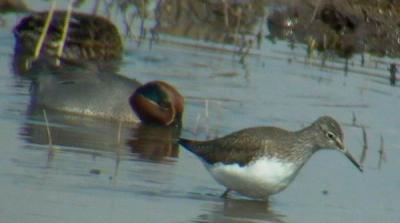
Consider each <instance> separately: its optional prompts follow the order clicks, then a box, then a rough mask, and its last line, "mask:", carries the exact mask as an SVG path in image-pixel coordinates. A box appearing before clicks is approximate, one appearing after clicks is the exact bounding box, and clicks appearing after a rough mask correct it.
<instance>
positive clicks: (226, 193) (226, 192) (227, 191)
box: [221, 188, 231, 198]
mask: <svg viewBox="0 0 400 223" xmlns="http://www.w3.org/2000/svg"><path fill="white" fill-rule="evenodd" d="M230 191H231V189H229V188H227V189H226V190H225V192H224V193H223V194H222V195H221V198H227V197H228V193H229V192H230Z"/></svg>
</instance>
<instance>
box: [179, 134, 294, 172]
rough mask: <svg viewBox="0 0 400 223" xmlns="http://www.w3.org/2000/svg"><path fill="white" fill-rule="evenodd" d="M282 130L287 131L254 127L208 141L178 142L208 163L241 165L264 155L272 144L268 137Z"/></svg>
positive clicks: (277, 135) (184, 140) (275, 135)
mask: <svg viewBox="0 0 400 223" xmlns="http://www.w3.org/2000/svg"><path fill="white" fill-rule="evenodd" d="M283 132H287V131H286V130H283V129H279V128H273V127H256V128H249V129H244V130H241V131H238V132H234V133H232V134H229V135H227V136H225V137H222V138H217V139H214V140H209V141H195V140H189V139H183V138H181V139H180V140H179V144H181V145H182V146H184V147H185V148H186V149H187V150H189V151H190V152H192V153H194V154H196V155H197V156H199V157H200V158H202V159H203V160H204V161H205V162H207V163H209V164H214V163H218V162H222V163H224V164H233V163H237V164H239V165H240V166H243V165H245V164H247V163H249V162H250V161H252V160H253V159H254V158H255V157H257V156H259V155H264V154H265V153H266V151H267V150H268V149H267V147H269V146H272V145H273V144H274V143H273V141H272V140H270V139H271V138H276V137H279V136H280V135H282V133H283Z"/></svg>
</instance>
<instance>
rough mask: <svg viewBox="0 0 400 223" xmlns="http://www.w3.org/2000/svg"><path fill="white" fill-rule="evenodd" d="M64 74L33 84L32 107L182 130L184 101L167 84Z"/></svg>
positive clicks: (41, 78)
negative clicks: (37, 106)
mask: <svg viewBox="0 0 400 223" xmlns="http://www.w3.org/2000/svg"><path fill="white" fill-rule="evenodd" d="M62 71H63V72H59V73H58V74H53V73H51V74H46V73H43V74H40V75H38V76H37V78H36V79H35V80H34V81H32V87H31V96H32V97H31V98H32V99H31V103H33V104H35V105H39V106H42V107H43V109H53V110H57V111H62V112H67V113H70V114H76V115H85V116H92V117H98V118H103V119H109V120H116V121H123V122H136V123H138V122H140V123H145V124H150V125H157V126H176V127H180V126H181V119H182V114H183V110H184V98H183V96H182V95H181V94H180V93H179V92H178V90H177V89H176V88H175V87H174V86H172V85H171V84H169V83H167V82H165V81H159V80H155V81H150V82H147V83H145V84H141V83H140V82H138V81H137V80H135V79H130V78H127V77H125V76H122V75H120V74H112V73H109V72H93V71H90V70H88V69H84V70H81V71H80V72H71V71H70V70H68V71H66V70H62Z"/></svg>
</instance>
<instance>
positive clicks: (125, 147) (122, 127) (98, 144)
mask: <svg viewBox="0 0 400 223" xmlns="http://www.w3.org/2000/svg"><path fill="white" fill-rule="evenodd" d="M43 109H44V108H43V107H42V106H37V105H31V106H30V108H29V109H28V111H27V119H26V122H25V123H24V126H23V127H22V128H21V130H20V135H21V136H22V137H23V138H24V139H25V140H26V141H28V142H29V143H31V144H39V145H48V144H49V138H48V134H47V127H46V124H45V120H44V117H43ZM46 113H47V117H48V120H49V123H50V126H49V129H50V131H51V137H52V139H51V140H52V144H53V145H56V146H60V147H61V148H71V147H72V148H77V150H74V152H85V153H86V152H87V151H88V150H87V149H89V151H92V152H100V153H101V152H115V153H118V155H119V156H131V155H133V156H137V157H138V158H139V159H143V160H151V161H158V162H163V161H164V160H169V161H171V160H172V161H173V159H169V158H177V157H178V155H179V151H178V144H177V143H176V138H177V137H179V134H180V129H179V128H173V127H160V126H152V125H146V124H141V123H118V122H115V121H111V120H102V119H97V118H93V117H86V116H79V115H73V114H66V113H63V112H60V111H56V110H46Z"/></svg>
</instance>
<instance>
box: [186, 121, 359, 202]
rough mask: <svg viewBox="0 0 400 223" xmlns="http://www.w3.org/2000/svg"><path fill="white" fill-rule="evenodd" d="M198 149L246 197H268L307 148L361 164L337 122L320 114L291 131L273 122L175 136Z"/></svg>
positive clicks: (216, 174)
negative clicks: (209, 135)
mask: <svg viewBox="0 0 400 223" xmlns="http://www.w3.org/2000/svg"><path fill="white" fill-rule="evenodd" d="M179 143H180V144H181V145H182V146H183V147H185V148H186V149H187V150H189V151H190V152H192V153H194V154H195V155H197V156H198V157H199V158H200V159H201V160H202V161H203V163H204V164H205V166H206V168H207V170H208V171H209V172H210V173H211V175H212V176H213V177H214V179H215V180H216V181H217V182H219V183H220V184H222V185H224V186H225V187H226V188H227V190H226V191H225V193H224V194H223V196H224V197H225V196H226V195H227V194H228V193H229V191H231V190H233V191H236V192H239V193H240V194H243V195H245V196H248V197H252V198H256V199H267V198H268V197H269V196H270V195H272V194H275V193H278V192H280V191H282V190H283V189H285V188H286V187H287V186H288V185H289V184H290V182H291V181H292V180H293V179H294V178H295V176H296V175H297V173H298V171H299V170H300V169H301V167H302V166H303V165H304V164H305V163H306V162H307V160H308V159H309V158H310V157H311V156H312V154H313V153H314V152H316V151H318V150H320V149H324V148H326V149H336V150H339V151H341V152H342V153H344V154H345V155H346V157H347V158H348V159H349V160H350V161H351V162H352V163H353V164H354V165H355V166H356V167H357V168H358V169H359V170H360V171H362V167H361V165H360V164H359V163H358V162H357V161H356V159H355V158H354V157H353V156H352V155H351V154H350V152H349V151H348V150H347V149H346V148H345V146H344V143H343V132H342V129H341V128H340V125H339V124H338V123H337V122H336V121H335V120H334V119H333V118H331V117H328V116H324V117H320V118H319V119H318V120H317V121H315V122H314V123H312V124H311V125H310V126H308V127H306V128H304V129H301V130H298V131H295V132H291V131H287V130H284V129H281V128H277V127H255V128H248V129H243V130H240V131H237V132H234V133H231V134H229V135H227V136H225V137H222V138H217V139H214V140H210V141H193V140H188V139H180V140H179Z"/></svg>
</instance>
